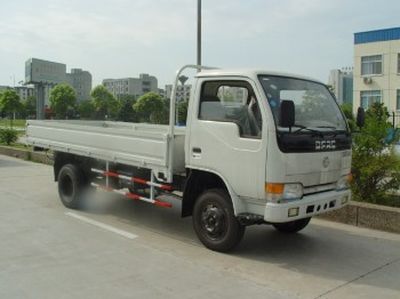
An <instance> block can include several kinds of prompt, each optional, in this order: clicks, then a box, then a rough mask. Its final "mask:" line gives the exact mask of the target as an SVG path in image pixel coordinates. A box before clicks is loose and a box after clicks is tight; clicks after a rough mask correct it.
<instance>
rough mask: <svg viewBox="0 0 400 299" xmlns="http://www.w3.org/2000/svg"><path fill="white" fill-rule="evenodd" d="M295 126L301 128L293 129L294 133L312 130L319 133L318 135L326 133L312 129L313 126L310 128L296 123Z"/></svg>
mask: <svg viewBox="0 0 400 299" xmlns="http://www.w3.org/2000/svg"><path fill="white" fill-rule="evenodd" d="M293 127H298V128H300V129H297V130H296V131H293V132H292V133H293V134H297V133H300V132H302V131H308V132H312V133H314V134H317V135H319V136H321V137H323V136H324V135H323V134H322V132H321V131H318V130H314V129H311V128H308V127H306V126H303V125H298V124H294V125H293Z"/></svg>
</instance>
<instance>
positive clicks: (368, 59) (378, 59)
mask: <svg viewBox="0 0 400 299" xmlns="http://www.w3.org/2000/svg"><path fill="white" fill-rule="evenodd" d="M381 74H382V55H373V56H364V57H361V75H362V76H364V75H381Z"/></svg>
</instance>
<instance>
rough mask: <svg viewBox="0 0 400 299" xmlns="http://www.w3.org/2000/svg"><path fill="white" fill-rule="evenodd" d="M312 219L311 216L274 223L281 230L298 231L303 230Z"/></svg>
mask: <svg viewBox="0 0 400 299" xmlns="http://www.w3.org/2000/svg"><path fill="white" fill-rule="evenodd" d="M310 220H311V217H309V218H304V219H299V220H294V221H290V222H285V223H274V224H273V225H274V227H275V228H276V229H277V230H278V231H280V232H283V233H297V232H298V231H301V230H302V229H303V228H305V227H306V226H307V224H308V223H309V222H310Z"/></svg>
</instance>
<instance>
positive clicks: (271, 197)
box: [265, 183, 303, 203]
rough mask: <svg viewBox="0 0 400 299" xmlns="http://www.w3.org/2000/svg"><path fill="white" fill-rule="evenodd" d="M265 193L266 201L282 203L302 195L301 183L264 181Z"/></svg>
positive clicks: (299, 197)
mask: <svg viewBox="0 0 400 299" xmlns="http://www.w3.org/2000/svg"><path fill="white" fill-rule="evenodd" d="M265 193H266V197H267V200H268V201H271V202H275V203H282V202H286V201H291V200H297V199H301V198H302V197H303V185H302V184H280V183H266V184H265Z"/></svg>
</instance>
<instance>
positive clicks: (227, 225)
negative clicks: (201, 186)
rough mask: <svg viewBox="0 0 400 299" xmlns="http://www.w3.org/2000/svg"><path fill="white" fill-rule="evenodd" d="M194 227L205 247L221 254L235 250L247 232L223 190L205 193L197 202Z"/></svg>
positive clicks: (194, 212)
mask: <svg viewBox="0 0 400 299" xmlns="http://www.w3.org/2000/svg"><path fill="white" fill-rule="evenodd" d="M193 227H194V230H195V231H196V234H197V237H198V238H199V239H200V241H201V242H202V243H203V244H204V246H206V247H207V248H209V249H211V250H215V251H220V252H227V251H229V250H231V249H233V248H234V247H235V246H236V245H237V244H238V243H239V242H240V240H241V239H242V237H243V234H244V231H245V227H244V226H243V225H241V224H240V223H239V221H238V220H237V219H236V217H235V214H234V211H233V206H232V202H231V199H230V196H229V195H228V193H227V192H226V191H224V190H222V189H211V190H208V191H205V192H204V193H203V194H201V195H200V197H199V198H198V199H197V200H196V202H195V205H194V208H193Z"/></svg>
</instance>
